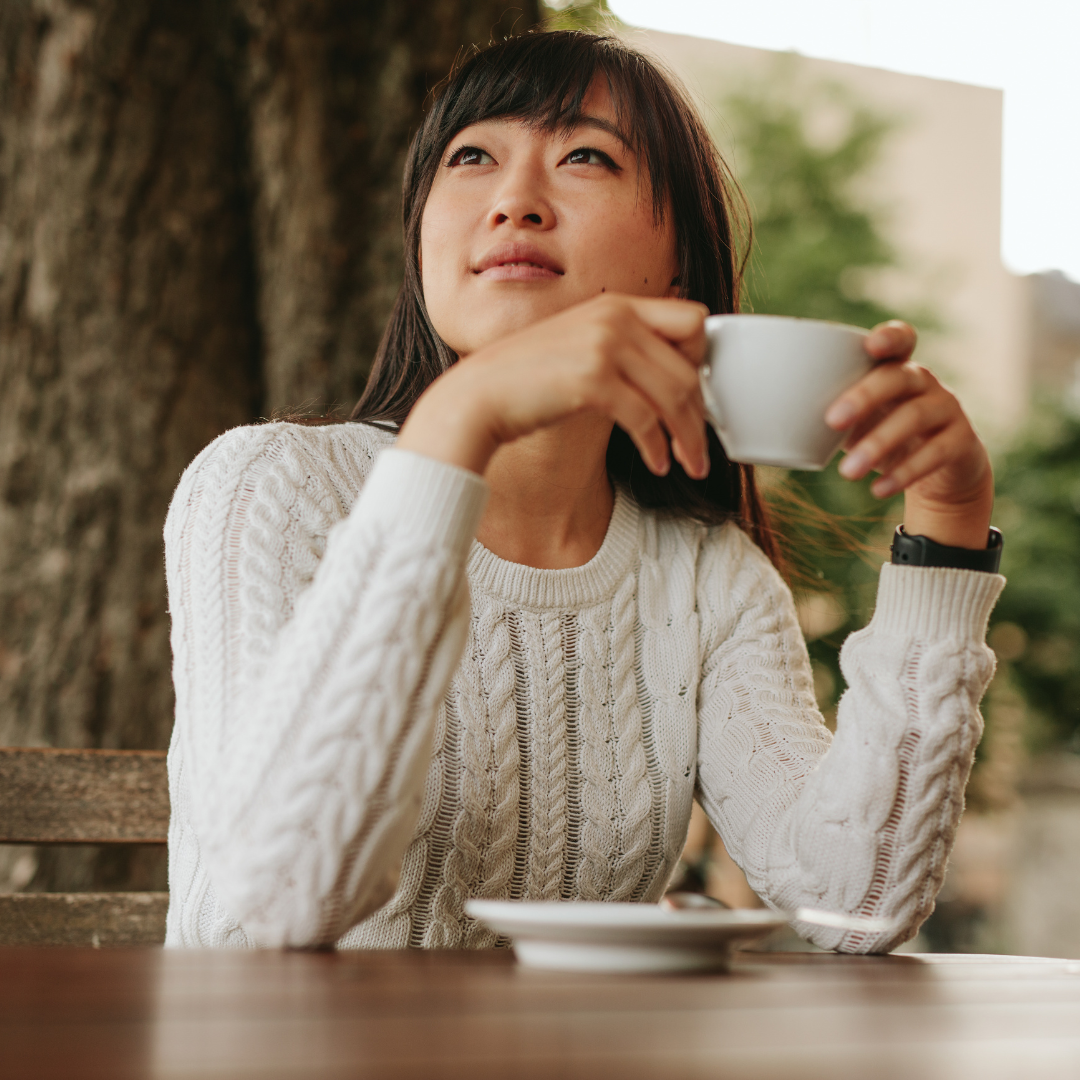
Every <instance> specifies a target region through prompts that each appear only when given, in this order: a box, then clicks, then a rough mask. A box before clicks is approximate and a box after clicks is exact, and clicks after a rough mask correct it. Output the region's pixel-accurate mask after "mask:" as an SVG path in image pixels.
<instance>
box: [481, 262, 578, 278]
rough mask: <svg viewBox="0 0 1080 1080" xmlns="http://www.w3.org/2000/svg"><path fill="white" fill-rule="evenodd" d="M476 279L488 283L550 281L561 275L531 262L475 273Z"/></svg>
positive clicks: (494, 267) (516, 263) (510, 263)
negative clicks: (485, 279) (482, 279)
mask: <svg viewBox="0 0 1080 1080" xmlns="http://www.w3.org/2000/svg"><path fill="white" fill-rule="evenodd" d="M476 275H477V277H482V278H487V280H488V281H550V280H553V279H554V278H559V277H562V274H558V273H556V272H555V271H554V270H549V269H548V268H547V267H546V266H539V265H538V264H537V263H531V262H505V263H499V264H498V265H497V266H489V267H488V268H487V269H486V270H478V271H476Z"/></svg>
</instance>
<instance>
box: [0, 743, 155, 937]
mask: <svg viewBox="0 0 1080 1080" xmlns="http://www.w3.org/2000/svg"><path fill="white" fill-rule="evenodd" d="M168 830H169V786H168V780H167V777H166V772H165V752H164V751H163V750H54V749H44V748H39V747H0V844H35V845H41V844H164V843H165V842H166V838H167V835H168ZM168 904H169V894H168V893H164V892H161V893H158V892H140V893H123V892H104V893H26V892H21V893H3V894H0V945H93V946H95V947H97V946H102V945H160V944H161V943H162V942H163V941H164V940H165V912H166V909H167V908H168Z"/></svg>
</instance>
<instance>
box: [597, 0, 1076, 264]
mask: <svg viewBox="0 0 1080 1080" xmlns="http://www.w3.org/2000/svg"><path fill="white" fill-rule="evenodd" d="M608 5H609V7H610V8H611V10H612V11H613V12H614V13H615V14H616V15H617V16H618V17H619V18H620V19H622V20H623V22H626V23H630V24H631V25H633V26H642V27H648V28H650V29H655V30H666V31H668V32H669V33H673V34H692V35H694V36H696V37H706V38H716V39H718V40H721V41H728V42H732V43H733V44H736V45H751V46H754V47H755V48H759V49H777V50H786V49H794V50H796V51H797V52H800V53H803V54H804V55H806V56H814V57H819V58H821V59H825V60H841V61H844V62H846V63H850V64H864V65H866V66H869V67H879V68H886V69H888V70H890V71H900V72H904V73H906V74H909V75H926V76H929V77H931V78H935V79H950V80H953V81H955V82H964V83H974V84H976V85H979V86H993V87H997V88H999V89H1002V90H1004V92H1005V96H1004V110H1005V111H1004V132H1003V137H1004V150H1003V157H1004V161H1003V163H1002V188H1003V193H1002V203H1003V205H1002V241H1001V244H1002V259H1003V261H1004V263H1005V265H1006V266H1007V267H1008V268H1009V269H1010V270H1012V271H1014V272H1015V273H1019V274H1030V273H1036V272H1038V271H1041V270H1051V269H1056V270H1063V271H1064V272H1065V273H1066V274H1068V275H1069V277H1071V278H1072V279H1073V280H1074V281H1080V0H1024V2H1023V3H1018V2H1016V0H1012V2H1008V0H903V2H900V0H813V2H809V0H608Z"/></svg>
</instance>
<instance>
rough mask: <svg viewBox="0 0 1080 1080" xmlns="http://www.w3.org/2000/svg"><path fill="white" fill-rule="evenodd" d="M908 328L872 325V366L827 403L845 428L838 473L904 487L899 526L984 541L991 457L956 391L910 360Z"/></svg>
mask: <svg viewBox="0 0 1080 1080" xmlns="http://www.w3.org/2000/svg"><path fill="white" fill-rule="evenodd" d="M915 340H916V335H915V331H914V330H913V329H912V328H911V327H910V326H909V325H908V324H907V323H903V322H897V321H894V322H887V323H882V324H881V325H880V326H876V327H874V329H873V330H871V331H870V333H869V335H867V338H866V341H865V348H866V351H867V352H868V353H869V354H870V356H871V357H873V359H874V360H876V361H877V362H878V363H877V366H876V367H875V368H874V369H873V370H872V371H870V372H869V374H867V375H865V376H864V377H863V378H862V379H860V380H859V381H858V382H857V383H856V384H855V385H854V386H853V387H851V389H850V390H847V391H845V392H844V393H843V394H841V395H840V397H838V398H837V399H836V401H834V402H833V403H832V405H830V406H829V409H828V411H827V412H826V414H825V420H826V422H827V423H828V424H829V426H830V427H832V428H834V429H835V430H836V431H847V432H848V437H847V439H846V440H845V443H844V447H845V449H846V450H847V456H846V457H845V458H844V460H843V461H842V462H841V463H840V473H841V475H843V476H845V477H847V478H848V479H849V480H858V479H860V478H861V477H863V476H866V475H867V473H869V472H871V471H876V472H879V473H880V474H881V475H880V476H879V477H878V479H877V480H875V481H874V483H873V484H872V485H871V488H870V490H871V491H872V492H873V493H874V494H875V495H877V496H878V497H879V498H888V496H890V495H893V494H895V493H896V492H898V491H903V492H904V529H905V531H906V532H907V533H908V534H909V535H911V536H928V537H930V539H931V540H934V541H936V542H937V543H939V544H947V545H949V546H951V547H966V548H973V549H981V548H985V547H986V543H987V536H988V534H989V528H990V512H991V510H992V509H993V504H994V477H993V472H992V470H991V466H990V457H989V455H988V454H987V452H986V447H985V446H983V444H982V440H981V439H980V438H979V436H978V435H977V434H976V433H975V429H974V428H973V427H972V426H971V421H970V420H968V418H967V416H966V415H965V413H964V410H963V409H962V408H961V406H960V402H959V401H957V399H956V395H955V394H954V393H953V392H952V391H951V390H949V389H948V387H946V386H943V385H942V384H941V382H939V381H938V379H937V378H936V377H935V376H934V375H933V374H932V373H931V372H929V371H928V370H927V369H926V368H924V367H922V366H921V365H920V364H916V363H915V362H914V361H913V360H912V359H911V354H912V353H913V352H914V350H915Z"/></svg>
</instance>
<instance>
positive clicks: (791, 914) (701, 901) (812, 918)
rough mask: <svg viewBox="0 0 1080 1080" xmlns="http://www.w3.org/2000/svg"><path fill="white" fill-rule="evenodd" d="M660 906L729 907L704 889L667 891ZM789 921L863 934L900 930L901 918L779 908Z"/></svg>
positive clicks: (671, 908)
mask: <svg viewBox="0 0 1080 1080" xmlns="http://www.w3.org/2000/svg"><path fill="white" fill-rule="evenodd" d="M660 906H661V907H662V908H664V909H665V910H666V911H715V910H717V909H726V910H728V911H730V910H731V908H730V906H729V905H728V904H725V903H724V902H723V900H717V899H716V897H715V896H706V895H705V894H704V893H689V892H673V893H668V894H667V895H666V896H665V897H664V898H663V899H662V900H661V901H660ZM777 914H779V915H781V916H783V917H784V918H785V919H787V920H788V922H804V923H812V924H813V925H814V926H827V927H829V928H831V929H833V930H855V931H862V932H863V933H866V934H890V933H892V932H893V931H895V930H899V929H900V926H901V920H899V919H882V918H878V917H877V916H875V915H848V914H846V913H844V912H840V911H819V910H818V909H817V908H807V907H801V908H796V909H795V911H780V912H777Z"/></svg>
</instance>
